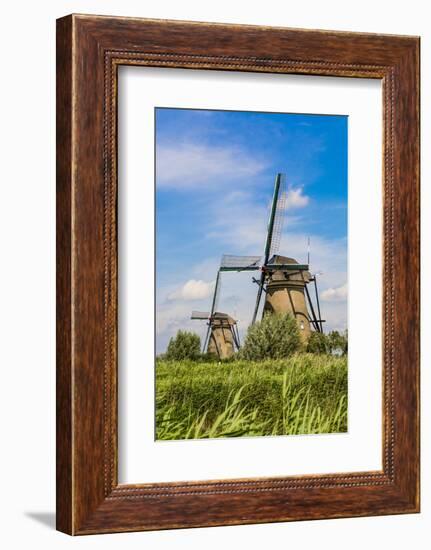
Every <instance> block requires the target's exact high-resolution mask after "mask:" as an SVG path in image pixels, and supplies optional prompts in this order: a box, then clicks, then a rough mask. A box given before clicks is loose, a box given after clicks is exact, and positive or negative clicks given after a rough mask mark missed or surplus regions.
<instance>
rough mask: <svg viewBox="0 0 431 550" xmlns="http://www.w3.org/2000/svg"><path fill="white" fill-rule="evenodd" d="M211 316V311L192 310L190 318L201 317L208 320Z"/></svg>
mask: <svg viewBox="0 0 431 550" xmlns="http://www.w3.org/2000/svg"><path fill="white" fill-rule="evenodd" d="M209 316H210V313H209V311H192V315H191V317H190V319H201V320H205V321H206V320H207V319H209Z"/></svg>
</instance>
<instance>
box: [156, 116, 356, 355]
mask: <svg viewBox="0 0 431 550" xmlns="http://www.w3.org/2000/svg"><path fill="white" fill-rule="evenodd" d="M155 119H156V289H157V290H156V296H157V298H156V343H157V353H160V352H162V351H164V349H165V348H166V345H167V342H168V341H169V338H170V337H171V336H173V335H175V334H176V332H177V330H179V329H186V330H194V331H195V332H197V333H198V334H200V335H201V336H202V335H203V334H204V332H205V322H203V321H202V322H199V321H192V320H190V313H191V311H192V309H198V310H203V311H207V310H209V309H210V302H211V295H212V291H213V286H214V280H215V276H216V272H217V267H218V265H219V264H220V258H221V255H222V254H224V253H226V254H252V255H261V254H262V253H263V247H264V241H265V235H266V224H267V220H268V213H269V206H270V203H271V197H272V191H273V185H274V179H275V176H276V174H277V172H283V173H284V174H285V175H286V181H287V189H288V195H287V206H286V216H285V222H284V231H283V236H282V241H281V246H280V253H281V254H283V255H287V256H291V257H294V258H295V259H297V260H298V261H305V260H306V254H307V239H308V237H310V240H311V262H310V263H311V270H312V271H313V272H322V274H321V275H319V277H318V282H319V289H320V294H321V298H322V310H323V311H322V313H323V317H324V318H326V319H327V324H326V325H327V326H326V329H327V330H331V329H340V330H343V329H345V328H346V326H347V124H348V118H347V117H346V116H333V115H330V116H328V115H325V116H323V115H310V114H286V113H257V112H236V111H204V110H190V109H167V108H158V109H156V113H155ZM256 291H257V288H256V285H254V284H253V283H252V282H251V275H250V273H243V274H237V273H233V274H231V273H226V274H223V281H222V289H221V297H220V303H219V308H218V309H219V310H220V311H224V312H226V313H230V314H233V315H235V316H236V317H237V318H238V319H239V327H240V332H241V333H242V334H244V331H245V330H246V327H247V325H248V324H249V322H250V318H251V315H252V309H253V303H254V298H255V294H256Z"/></svg>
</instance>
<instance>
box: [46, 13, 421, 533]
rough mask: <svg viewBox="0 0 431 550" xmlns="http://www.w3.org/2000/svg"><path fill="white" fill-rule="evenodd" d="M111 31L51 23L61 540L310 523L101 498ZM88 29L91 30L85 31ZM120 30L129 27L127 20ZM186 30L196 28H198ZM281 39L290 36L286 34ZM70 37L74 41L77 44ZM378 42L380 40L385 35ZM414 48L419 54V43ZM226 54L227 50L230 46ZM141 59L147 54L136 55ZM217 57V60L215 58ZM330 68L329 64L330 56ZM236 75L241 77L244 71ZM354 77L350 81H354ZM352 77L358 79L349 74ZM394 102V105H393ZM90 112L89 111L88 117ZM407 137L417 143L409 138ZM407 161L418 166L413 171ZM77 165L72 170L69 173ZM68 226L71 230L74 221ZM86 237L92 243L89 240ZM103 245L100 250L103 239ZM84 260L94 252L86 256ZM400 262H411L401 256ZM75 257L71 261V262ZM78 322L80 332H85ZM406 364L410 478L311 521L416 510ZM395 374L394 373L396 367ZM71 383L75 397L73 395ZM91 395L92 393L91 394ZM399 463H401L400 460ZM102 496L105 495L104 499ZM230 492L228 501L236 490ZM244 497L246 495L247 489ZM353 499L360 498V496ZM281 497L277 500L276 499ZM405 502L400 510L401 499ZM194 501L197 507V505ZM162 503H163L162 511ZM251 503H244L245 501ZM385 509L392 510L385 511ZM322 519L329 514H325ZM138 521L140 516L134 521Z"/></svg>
mask: <svg viewBox="0 0 431 550" xmlns="http://www.w3.org/2000/svg"><path fill="white" fill-rule="evenodd" d="M140 21H142V24H144V23H145V20H140ZM117 22H118V19H117V18H109V21H107V19H105V20H104V23H103V25H100V26H99V21H97V24H95V20H94V18H93V16H88V17H87V16H79V17H78V16H68V17H66V18H63V19H60V20H58V22H57V71H58V72H57V117H58V118H57V193H58V197H57V232H58V235H57V253H58V257H57V270H58V273H57V300H58V309H57V346H58V347H57V529H59V530H60V531H63V532H66V533H68V534H86V533H90V532H91V533H96V532H100V533H101V532H107V531H111V532H112V531H123V530H142V529H157V528H159V529H160V528H175V527H192V526H205V525H223V524H229V523H238V524H240V523H260V522H268V521H286V520H289V519H296V520H298V519H312V514H310V516H308V518H305V517H304V516H302V515H301V514H300V512H298V515H296V514H294V515H292V516H290V517H289V518H287V517H284V519H281V515H278V514H275V515H272V516H269V517H268V516H267V517H265V518H257V517H255V514H251V515H249V516H247V515H244V513H245V512H243V510H242V509H241V516H238V517H237V518H236V519H232V520H229V519H227V518H226V516H225V514H224V512H223V514H221V516H220V519H217V520H215V519H212V518H209V517H203V519H201V520H200V521H199V522H195V521H193V522H189V521H186V519H187V518H185V514H186V511H185V510H184V508H183V507H184V505H185V503H186V502H189V498H190V499H193V505H195V504H197V503H196V502H195V498H196V496H197V495H195V496H193V493H190V494H187V495H184V496H181V495H177V496H175V499H174V500H171V498H170V497H168V501H167V502H166V504H167V506H166V505H163V506H161V502H160V505H159V508H160V510H159V511H157V510H155V509H154V506H153V505H151V504H150V503H148V505H147V504H145V505H144V503H143V502H141V504H139V505H138V501H137V500H132V499H134V498H136V497H130V496H129V497H127V496H125V495H124V496H123V498H120V499H118V500H117V499H115V500H114V501H113V500H112V498H110V496H109V493H110V490H109V489H111V490H112V487H109V486H110V485H111V483H109V481H114V485H115V479H113V480H108V483H106V481H107V480H106V479H105V484H104V487H103V480H102V476H103V472H102V470H103V468H102V467H101V464H100V458H101V457H104V458H105V456H104V452H103V449H102V445H101V440H100V436H101V435H102V434H101V429H103V432H104V433H105V434H108V433H109V432H110V430H111V429H112V430H114V433H115V429H116V427H115V426H111V425H110V421H109V416H108V421H107V419H106V417H105V419H104V421H103V425H102V424H101V423H100V422H99V424H98V425H97V426H96V425H95V424H96V422H95V417H94V414H95V413H96V411H100V406H101V401H100V395H99V393H100V386H99V385H98V384H100V381H101V376H100V370H99V368H98V365H99V362H98V361H99V358H100V357H101V351H102V350H101V346H100V343H99V342H97V341H96V342H95V341H94V340H93V338H95V339H96V340H97V339H98V338H99V334H100V330H99V328H96V326H97V327H99V326H98V325H95V324H94V318H96V319H100V318H101V311H100V306H99V304H97V303H96V302H97V297H96V296H95V295H94V292H97V293H99V289H98V288H97V286H93V287H91V286H89V284H88V282H86V280H87V279H86V278H87V277H89V278H90V279H91V281H92V283H97V285H98V284H100V280H101V277H100V270H99V264H97V266H95V265H94V262H96V260H93V258H94V253H96V256H97V262H99V260H100V256H101V254H100V248H99V245H98V243H99V242H100V241H97V238H101V237H102V236H101V231H100V226H98V225H97V224H98V223H99V220H100V217H101V212H100V204H99V200H100V189H97V190H95V189H94V188H93V183H94V182H95V181H98V178H99V175H100V158H96V159H94V154H99V150H100V145H101V141H100V135H99V133H98V132H100V127H99V126H100V116H101V110H100V96H99V95H98V94H100V93H101V92H102V90H101V88H100V86H101V83H102V79H101V73H100V68H101V67H100V65H97V64H96V63H100V62H101V57H102V56H103V51H104V50H105V49H107V50H109V49H110V47H111V44H112V41H114V42H116V43H119V44H120V45H121V42H122V38H121V37H120V36H119V33H120V29H118V28H117V27H116V23H117ZM123 22H124V20H123ZM90 23H91V25H90V27H91V28H90V27H89V24H90ZM106 23H107V25H106ZM125 23H127V21H126V22H125ZM135 23H136V20H135ZM152 24H153V23H152ZM154 24H155V26H156V27H160V28H158V29H156V31H157V32H159V31H160V30H161V27H163V31H164V30H165V28H166V22H162V21H159V22H154ZM172 24H173V25H177V24H178V22H172ZM111 25H112V27H111ZM194 25H195V26H196V25H197V26H199V24H194ZM131 26H132V25H131ZM135 26H136V25H135ZM181 26H182V27H184V28H182V29H181V30H187V26H188V24H187V23H184V25H181ZM203 26H204V25H202V27H203ZM102 27H103V28H102ZM124 28H125V29H126V31H127V30H128V27H127V24H125V27H123V28H122V29H121V30H124ZM219 28H221V27H219ZM257 29H258V27H257ZM166 30H169V29H166ZM234 30H235V32H240V30H241V27H238V28H236V29H232V31H234ZM252 30H253V29H249V31H250V32H251V31H252ZM285 30H286V31H289V32H291V33H292V34H294V35H297V32H296V31H295V30H294V29H285ZM136 31H137V29H136V28H134V29H133V32H134V33H135V34H133V33H132V35H133V36H132V38H133V37H136V41H137V42H133V48H136V50H138V51H139V48H141V47H142V48H144V47H145V46H143V45H141V43H142V44H145V43H146V41H148V40H150V41H151V40H154V42H153V44H157V45H158V44H159V42H158V40H159V38H158V36H157V37H156V38H154V37H153V38H151V37H150V38H147V36H146V37H145V39H144V38H141V37H142V34H139V36H138V33H137V32H136ZM140 32H141V29H139V33H140ZM268 32H270V31H268ZM309 32H310V36H314V35H313V34H312V33H313V32H314V31H309ZM300 34H302V33H300ZM305 34H306V32H305ZM334 34H335V35H336V37H337V36H338V33H336V32H335V31H334ZM351 36H352V40H351V41H352V43H353V42H354V37H356V39H359V38H358V37H360V36H361V38H360V40H364V39H365V38H364V36H363V35H359V34H356V35H355V34H352V35H351ZM378 36H379V35H376V36H375V37H373V36H372V35H370V37H369V38H370V41H371V42H373V41H374V40H377V37H378ZM74 37H76V39H75V40H74ZM165 37H166V35H164V34H163V38H162V39H161V42H160V44H161V47H163V48H164V47H165V46H164V44H165V40H166V38H165ZM346 38H347V37H346ZM383 38H386V37H384V36H383ZM129 39H130V37H129ZM387 39H388V41H389V42H390V43H389V44H388V48H389V50H388V51H389V52H390V53H389V54H388V56H389V57H390V56H400V51H401V50H402V51H403V53H404V54H405V52H406V50H407V49H410V55H411V52H412V50H413V49H414V48H413V47H412V46H413V41H414V40H415V39H412V38H411V37H408V38H407V37H406V39H403V40H402V41H401V42H402V45H400V43H399V42H400V41H399V39H398V38H390V37H389V36H388V37H387ZM105 41H108V42H109V46H107V44H108V42H105ZM123 41H124V40H123ZM195 41H196V40H195V39H194V40H191V41H190V45H189V46H187V47H189V48H193V45H194V42H195ZM170 42H172V40H170V39H168V40H167V44H168V50H169V47H171V48H172V47H173V46H169V43H170ZM304 44H305V42H304ZM371 45H372V44H371ZM416 45H418V40H417V39H416ZM174 46H175V47H176V44H174ZM230 48H231V50H232V47H230ZM361 48H362V46H361ZM391 48H392V49H391ZM307 49H308V50H310V51H311V46H310V44H308V45H307ZM136 50H135V51H136ZM142 51H145V50H144V49H143V50H142ZM162 51H163V50H162ZM210 51H211V48H210ZM361 51H362V49H361ZM367 51H368V54H369V55H371V54H370V53H369V51H371V50H370V44H368V46H367V47H366V48H365V49H364V50H363V51H362V54H361V55H362V57H364V58H366V54H367ZM78 55H79V57H76V58H75V56H78ZM86 55H87V56H89V58H88V59H86ZM169 55H173V56H174V57H175V54H172V53H170V54H169ZM187 55H188V54H186V55H185V57H187ZM286 55H287V56H289V51H287V54H286ZM310 55H311V54H310ZM382 55H383V54H382ZM416 55H418V47H416V49H415V53H414V54H413V57H414V58H415V60H417V58H416V57H415V56H416ZM217 57H219V55H218V54H217ZM401 57H402V56H401ZM287 59H289V57H287ZM328 59H331V56H330V55H329V57H328ZM410 59H411V58H410ZM392 63H393V59H391V64H392ZM195 65H200V63H196V64H195ZM196 68H198V67H196ZM211 68H213V67H211ZM234 70H236V69H234ZM238 70H241V69H238ZM242 70H248V69H245V68H243V69H242ZM263 70H265V69H263ZM415 70H416V68H415V69H413V73H414V76H413V80H414V82H412V81H411V80H410V81H409V83H408V84H406V88H405V89H407V91H410V92H411V93H412V94H413V96H414V99H417V97H416V96H417V94H418V89H417V85H418V79H417V74H416V72H415ZM88 71H93V72H92V73H91V80H93V79H94V86H93V88H90V87H89V86H88V82H85V83H83V82H82V81H81V80H80V79H82V77H83V75H84V74H88V75H90V72H88ZM86 72H87V73H86ZM265 72H266V71H265ZM283 72H284V71H283ZM286 72H288V71H286ZM292 72H293V71H292ZM318 72H319V73H321V74H323V73H324V70H323V69H318ZM334 72H335V71H334ZM334 72H333V68H332V67H331V68H328V71H327V73H325V74H334ZM94 75H95V76H94ZM361 75H362V76H365V77H366V76H367V73H361ZM352 76H355V74H353V72H352ZM356 76H360V75H358V74H356ZM409 84H410V87H409ZM398 100H400V99H399V98H398ZM91 108H93V109H94V110H93V111H92V110H91ZM416 108H417V106H416ZM89 109H90V111H89ZM78 111H79V112H78ZM407 112H408V114H409V115H410V116H411V117H412V118H413V120H414V121H418V112H417V110H416V111H415V112H413V111H412V109H411V108H410V109H409V108H407ZM74 113H75V114H74ZM74 117H75V118H74ZM411 126H412V125H410V128H411ZM98 128H99V129H98ZM397 129H398V131H399V130H400V127H399V126H398V121H397ZM93 132H94V134H95V137H96V141H95V142H91V141H90V140H91V138H92V137H94V136H93V134H92V133H93ZM413 135H415V134H414V130H413ZM416 137H417V131H416ZM415 147H417V144H416V143H414V144H413V148H415ZM397 152H398V151H397ZM412 158H413V159H414V158H416V164H415V163H414V160H412ZM92 159H93V160H94V161H96V163H97V165H95V163H93V164H91V160H92ZM409 159H410V162H407V163H406V161H405V159H402V158H401V157H397V161H398V163H399V164H400V165H402V166H403V167H404V169H405V166H406V164H408V165H409V167H410V168H412V167H414V168H415V170H416V171H415V175H414V176H413V178H412V181H413V180H414V182H415V186H414V189H412V195H411V197H410V205H409V208H410V207H411V206H412V205H413V210H414V209H415V208H416V207H418V202H415V201H418V197H417V191H418V186H417V185H416V184H417V183H418V172H417V170H418V156H417V155H416V157H415V156H414V154H413V157H411V156H410V157H409ZM78 161H79V164H77V163H78ZM81 163H83V166H81ZM404 175H405V173H404ZM416 175H417V177H416ZM95 178H96V179H95ZM91 208H93V210H91ZM411 213H412V209H411V208H410V209H409V211H408V212H407V214H406V218H405V220H407V221H409V223H410V224H412V223H413V221H414V220H413V218H412V216H411ZM89 215H93V219H94V221H92V222H91V223H90V222H89V219H88V216H89ZM75 219H76V224H75V222H74V220H75ZM415 221H417V220H415ZM86 230H87V234H86ZM88 230H89V231H90V234H88ZM413 233H414V235H413V236H412V237H411V239H408V242H409V243H411V244H412V246H413V251H412V253H411V254H412V255H413V257H414V259H415V260H416V261H418V257H417V255H416V254H417V241H418V239H417V237H418V227H417V225H416V228H413ZM88 237H89V242H88V245H87V246H85V245H84V239H87V238H88ZM103 238H104V239H105V241H106V234H105V235H104V236H103ZM400 241H401V240H398V243H397V246H399V245H400ZM105 244H106V242H105ZM91 253H93V255H92V254H91ZM405 253H406V254H409V252H405ZM78 258H79V262H78V261H77V259H78ZM89 258H91V261H89ZM75 262H76V263H75ZM97 262H96V263H97ZM92 268H93V270H92ZM418 275H419V274H418V272H417V270H416V264H415V266H414V269H413V273H411V274H410V275H409V276H408V279H409V281H410V282H412V281H413V282H415V284H416V286H415V288H417V287H418V284H417V283H418V281H419V278H418ZM108 282H109V280H108ZM403 288H404V287H402V288H401V291H403ZM91 291H93V295H91V296H90V294H91ZM416 298H417V294H416V290H415V291H414V292H413V299H412V303H411V304H410V306H409V307H408V315H409V318H410V319H413V321H414V322H415V321H418V315H417V313H416V312H418V310H417V309H415V307H417V305H418V304H417V301H416ZM92 316H93V317H92ZM73 317H76V323H77V324H76V325H74V319H73ZM82 321H84V323H83V324H82V323H81V322H82ZM404 322H405V321H404ZM86 323H88V326H87V325H86ZM80 325H81V326H80ZM415 326H416V325H415ZM90 329H91V330H90ZM403 330H404V326H403ZM86 331H87V332H86ZM411 334H412V336H413V342H412V343H411V344H410V346H409V349H413V348H414V351H415V352H416V348H417V333H416V331H415V329H412V330H411ZM73 345H75V347H76V355H75V356H74V353H75V352H74V349H72V348H73ZM407 351H408V350H407V349H404V353H406V352H407ZM411 362H412V363H413V362H414V365H406V367H403V368H402V369H401V370H402V375H403V377H404V376H405V377H407V379H408V386H409V389H410V390H411V391H412V392H413V396H412V402H411V407H410V409H409V411H407V410H406V409H405V407H406V400H405V394H406V391H407V389H406V390H404V393H403V392H401V395H400V396H398V401H397V404H398V405H399V407H401V408H402V407H404V409H403V410H402V411H399V413H401V414H400V415H399V417H402V419H403V421H405V422H406V424H407V428H408V434H407V440H408V441H409V442H410V444H412V447H411V448H410V449H409V450H408V453H407V455H408V456H407V458H406V460H405V466H406V467H407V469H408V474H405V473H404V472H403V471H402V468H400V467H399V466H400V465H397V467H398V469H399V473H400V474H401V480H399V481H401V486H400V485H398V487H397V488H398V489H401V493H397V494H395V493H392V491H390V490H389V489H390V488H389V487H388V491H386V492H385V493H383V492H380V493H379V491H378V490H377V487H376V488H374V489H375V490H374V489H372V488H371V487H370V488H369V489H370V491H369V492H368V490H367V491H365V493H367V494H370V495H375V498H377V499H381V502H380V501H379V502H380V503H379V504H378V503H377V501H375V502H374V505H375V507H374V508H372V509H370V510H367V511H365V509H364V510H363V511H362V512H360V508H356V509H355V510H353V509H349V510H346V509H345V510H342V511H339V512H337V513H336V514H335V513H334V514H331V513H329V511H328V512H324V513H323V515H321V513H322V511H320V513H319V514H317V516H318V517H328V518H329V517H345V516H355V515H376V514H387V513H405V512H411V511H414V510H412V505H411V504H412V500H413V499H416V500H417V498H418V491H417V490H414V489H413V487H412V485H413V483H415V484H417V483H418V475H415V474H416V473H417V472H418V456H417V449H418V445H417V444H418V439H416V437H417V435H416V434H417V427H418V422H417V418H416V416H415V420H414V421H413V420H411V419H410V420H409V419H408V413H417V405H418V399H417V397H418V396H417V391H418V385H417V382H416V381H415V380H414V379H413V378H414V376H413V373H412V374H410V375H408V372H407V370H408V369H407V366H411V367H412V369H413V370H414V373H415V374H417V373H418V369H417V367H418V357H417V355H416V353H414V354H413V357H412V359H411ZM399 366H400V367H401V365H399ZM96 367H97V368H96ZM75 376H76V391H74V377H75ZM416 380H417V379H416ZM87 388H89V389H87ZM90 390H91V391H92V392H93V394H90ZM93 390H96V393H97V395H94V391H93ZM114 394H115V392H113V393H111V392H110V391H109V392H108V395H109V399H112V398H113V397H114V396H115V395H114ZM105 397H106V396H105ZM111 404H112V402H111ZM415 406H416V409H415ZM105 437H108V441H109V442H111V438H112V433H111V435H108V436H106V435H105ZM397 447H398V446H397ZM398 450H399V448H398ZM399 458H400V459H402V457H401V456H400V457H399ZM401 466H402V464H401ZM105 477H106V473H105ZM108 477H109V476H108ZM107 488H108V494H107V492H106V489H107ZM393 489H395V487H393ZM114 491H115V489H114ZM351 491H352V495H353V493H354V495H356V496H358V495H359V494H360V493H359V492H358V491H356V489H353V488H352V490H351ZM351 491H350V490H347V491H343V494H345V495H348V494H350V492H351ZM229 492H232V493H235V491H229ZM251 492H253V490H252V491H251ZM360 492H362V490H361V491H360ZM280 494H281V493H280ZM282 494H283V495H284V493H282ZM304 494H305V492H304ZM407 494H408V501H406V500H405V498H406V497H407ZM111 495H112V493H111ZM208 496H209V493H208ZM300 496H301V495H300V494H298V497H300ZM138 498H139V497H138ZM156 498H157V497H156ZM229 498H231V499H235V500H236V501H238V503H240V504H241V503H242V502H243V501H244V502H245V497H242V496H241V497H240V495H238V494H235V495H233V496H232V497H229ZM283 498H284V497H283ZM286 498H287V496H286ZM304 498H306V497H304ZM385 498H387V499H390V498H393V499H395V501H393V500H392V501H391V500H386V501H385V500H384V499H385ZM197 500H198V501H199V498H198V499H197ZM201 500H202V499H201ZM225 500H226V499H218V500H217V501H215V499H211V502H214V503H215V504H214V505H217V506H218V505H220V506H222V504H223V502H225ZM205 501H206V500H205ZM153 502H154V501H153ZM168 502H170V504H169V503H168ZM226 502H227V501H226ZM249 502H251V501H250V500H249ZM390 502H392V504H391V505H390V504H389V503H390ZM129 505H130V512H132V510H133V515H135V514H137V516H135V518H134V519H132V517H129V521H126V516H127V514H128V512H127V510H126V509H127V508H128V507H129ZM241 505H242V504H241ZM370 505H371V502H370ZM156 508H157V506H156ZM163 513H164V514H168V515H170V518H168V517H165V518H164V519H163V518H162V517H161V516H162V515H163ZM325 513H326V514H327V515H325ZM139 514H143V515H141V516H140V515H139ZM152 514H156V516H157V514H159V516H160V517H159V518H155V519H154V523H153V522H152V521H151V520H150V517H149V515H152ZM171 514H172V515H171ZM147 516H148V517H147ZM317 516H315V517H317ZM138 517H139V520H138Z"/></svg>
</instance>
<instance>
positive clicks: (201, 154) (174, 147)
mask: <svg viewBox="0 0 431 550" xmlns="http://www.w3.org/2000/svg"><path fill="white" fill-rule="evenodd" d="M264 168H265V164H264V162H262V161H259V160H258V159H256V158H255V157H253V156H251V155H249V154H248V153H247V152H246V151H244V150H242V149H241V148H239V147H232V146H227V147H220V146H209V145H204V144H196V143H192V142H190V143H184V142H183V143H180V144H170V145H167V144H161V145H158V146H157V154H156V169H157V184H158V185H161V186H164V187H175V188H179V189H192V188H195V187H198V186H200V185H202V183H205V184H207V185H208V184H211V183H212V184H214V185H216V186H217V187H219V186H221V185H223V183H225V182H226V183H228V181H231V180H232V179H234V180H238V179H240V178H249V177H251V176H255V175H256V174H258V173H260V172H261V171H262V170H263V169H264Z"/></svg>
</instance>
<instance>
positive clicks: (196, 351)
mask: <svg viewBox="0 0 431 550" xmlns="http://www.w3.org/2000/svg"><path fill="white" fill-rule="evenodd" d="M200 352H201V339H200V338H199V336H198V335H197V334H194V333H193V332H187V331H182V330H179V331H178V332H177V335H176V336H175V338H171V339H170V340H169V344H168V349H167V350H166V354H165V357H164V358H165V359H167V360H168V361H182V360H183V359H191V360H196V359H199V357H200Z"/></svg>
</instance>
